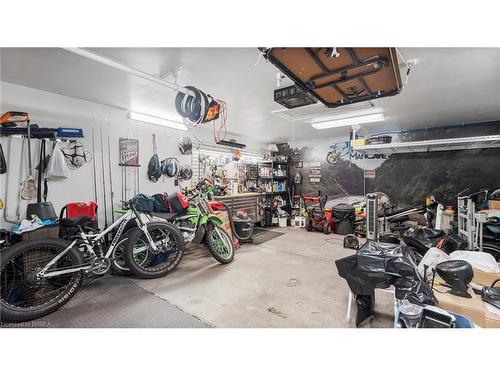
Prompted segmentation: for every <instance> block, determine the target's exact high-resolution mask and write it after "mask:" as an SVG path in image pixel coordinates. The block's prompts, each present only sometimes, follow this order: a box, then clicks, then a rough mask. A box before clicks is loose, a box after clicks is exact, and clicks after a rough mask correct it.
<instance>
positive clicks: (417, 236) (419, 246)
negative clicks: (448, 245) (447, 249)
mask: <svg viewBox="0 0 500 375" xmlns="http://www.w3.org/2000/svg"><path fill="white" fill-rule="evenodd" d="M445 237H446V234H445V233H444V232H443V231H442V230H438V229H429V228H424V229H415V228H410V229H407V230H406V231H405V232H404V233H403V241H404V243H405V244H406V245H407V246H410V247H412V248H413V249H415V250H416V251H417V252H418V253H419V254H420V255H422V256H424V255H425V253H426V252H427V250H429V249H430V248H431V247H434V246H436V245H437V244H438V242H439V241H441V240H442V239H443V238H445Z"/></svg>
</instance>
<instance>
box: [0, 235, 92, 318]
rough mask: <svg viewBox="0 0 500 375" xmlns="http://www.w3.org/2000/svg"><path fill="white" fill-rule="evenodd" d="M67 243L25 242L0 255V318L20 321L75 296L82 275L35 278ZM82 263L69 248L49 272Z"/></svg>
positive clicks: (79, 272) (75, 252) (74, 250)
mask: <svg viewBox="0 0 500 375" xmlns="http://www.w3.org/2000/svg"><path fill="white" fill-rule="evenodd" d="M69 245H70V243H69V242H68V241H65V240H62V239H56V238H47V239H40V240H26V241H22V242H20V243H18V244H16V245H14V246H11V247H9V248H8V249H6V250H4V251H3V252H2V253H0V319H1V320H3V321H11V322H21V321H26V320H31V319H36V318H39V317H42V316H45V315H47V314H50V313H51V312H53V311H55V310H57V309H58V308H59V307H61V306H62V305H64V304H65V303H66V302H68V301H69V300H70V299H71V297H73V295H74V294H75V293H76V291H77V290H78V287H79V286H80V284H81V282H82V280H83V277H84V275H83V272H82V271H78V272H74V273H68V274H64V275H59V276H54V277H47V278H37V276H36V275H37V273H38V272H40V271H41V270H42V269H43V267H45V266H46V265H47V264H48V263H49V262H50V261H51V260H52V259H54V257H55V256H56V255H58V254H59V253H60V252H62V251H63V250H64V249H66V248H67V247H68V246H69ZM81 264H83V257H82V254H81V253H80V251H79V250H78V249H77V248H74V247H72V248H71V249H70V250H69V251H68V252H67V253H66V254H65V255H64V256H62V257H61V258H60V259H59V260H58V261H57V262H56V264H55V265H54V266H52V267H51V268H49V271H56V270H62V269H65V268H67V267H74V266H78V265H81Z"/></svg>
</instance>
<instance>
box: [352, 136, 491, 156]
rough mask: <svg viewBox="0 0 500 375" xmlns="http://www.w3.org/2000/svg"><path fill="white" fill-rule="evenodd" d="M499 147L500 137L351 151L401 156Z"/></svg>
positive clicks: (427, 142) (379, 146)
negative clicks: (415, 153)
mask: <svg viewBox="0 0 500 375" xmlns="http://www.w3.org/2000/svg"><path fill="white" fill-rule="evenodd" d="M493 147H500V135H488V136H483V137H465V138H447V139H435V140H430V141H418V142H394V143H384V144H380V145H364V146H352V149H353V151H357V152H361V153H364V154H385V153H393V154H398V153H399V154H402V153H414V152H434V151H450V150H473V149H478V148H493Z"/></svg>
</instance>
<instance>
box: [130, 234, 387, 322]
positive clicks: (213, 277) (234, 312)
mask: <svg viewBox="0 0 500 375" xmlns="http://www.w3.org/2000/svg"><path fill="white" fill-rule="evenodd" d="M273 230H277V231H280V232H283V233H285V234H284V235H282V236H280V237H277V238H275V239H272V240H270V241H267V242H265V243H263V244H261V245H253V244H245V245H243V246H242V247H241V248H240V249H238V250H237V251H236V255H235V258H234V261H233V262H232V263H231V264H229V265H225V266H224V265H220V264H219V263H217V261H215V259H213V258H212V256H211V255H210V253H209V252H208V250H207V249H206V248H205V247H203V246H194V247H189V248H188V249H187V253H186V255H185V257H184V259H183V261H182V262H181V264H180V265H179V267H178V268H177V270H175V271H174V272H173V273H172V274H170V275H168V276H166V277H164V278H160V279H154V280H137V279H136V280H134V282H136V283H137V284H138V285H140V286H141V287H143V288H144V289H146V290H148V291H150V292H152V293H154V294H155V295H157V296H158V297H160V298H163V299H165V300H167V301H168V302H170V303H172V304H173V305H175V306H177V307H179V308H180V309H181V310H183V311H185V312H187V313H189V314H191V315H194V316H195V317H197V318H199V319H200V320H201V321H203V322H205V323H207V324H208V325H210V326H213V327H232V328H240V327H248V328H261V327H262V328H264V327H297V328H301V327H317V328H327V327H337V328H339V327H353V323H347V322H346V321H345V314H346V309H347V299H348V287H347V283H346V282H345V280H344V279H342V278H341V277H339V276H338V274H337V268H336V266H335V264H334V261H335V259H338V258H342V257H345V256H347V255H349V254H352V252H353V250H349V249H344V248H343V247H342V238H343V237H342V236H337V235H333V234H332V235H329V236H326V235H324V234H323V233H320V232H313V233H308V232H306V231H305V230H304V229H301V228H294V227H288V228H276V229H273ZM376 300H377V305H376V308H375V310H376V316H375V318H374V319H373V320H372V321H370V322H368V323H367V324H366V325H365V326H366V327H392V316H391V313H392V299H391V298H390V296H389V295H388V293H378V294H377V295H376ZM353 315H354V314H353Z"/></svg>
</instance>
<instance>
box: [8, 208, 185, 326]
mask: <svg viewBox="0 0 500 375" xmlns="http://www.w3.org/2000/svg"><path fill="white" fill-rule="evenodd" d="M125 203H128V204H129V205H130V210H128V211H127V212H126V213H125V214H124V215H123V216H122V217H120V218H119V219H118V220H116V221H115V222H114V223H113V224H111V225H110V226H109V227H107V228H106V229H104V230H103V231H102V232H99V233H96V234H91V233H88V232H87V231H85V230H84V229H83V228H84V226H85V225H86V224H87V223H88V222H90V218H89V217H85V216H82V217H75V218H65V219H62V220H60V222H59V224H60V225H61V226H63V227H67V228H78V234H77V235H75V236H74V237H73V240H72V241H71V242H70V241H67V240H63V239H60V238H44V239H36V240H25V241H21V242H19V243H17V244H15V245H13V246H10V247H9V248H7V249H5V250H3V251H2V252H1V253H0V320H2V321H13V322H19V321H26V320H31V319H36V318H39V317H42V316H45V315H47V314H50V313H51V312H53V311H55V310H57V309H58V308H59V307H61V306H62V305H64V304H65V303H66V302H68V301H69V300H70V299H71V298H72V297H73V296H74V295H75V293H76V292H77V291H78V289H79V287H80V286H81V284H82V281H83V280H84V279H86V278H88V277H92V276H95V275H103V274H105V273H107V272H108V270H109V269H110V267H111V254H112V253H113V250H114V248H115V247H116V246H117V244H118V241H119V240H120V238H121V237H122V234H123V231H124V229H125V227H126V226H127V224H128V223H129V222H131V221H133V220H135V221H136V223H137V227H136V228H134V229H132V230H131V232H130V235H129V236H128V240H127V247H126V250H125V259H126V262H127V266H128V267H129V268H130V269H131V270H132V271H133V272H134V274H136V275H137V276H140V277H144V278H155V277H161V276H164V275H166V274H167V273H169V272H171V271H172V270H173V269H175V268H176V267H177V265H178V264H179V263H180V261H181V260H182V257H183V255H184V249H185V244H184V239H183V237H182V234H181V233H180V232H179V230H178V229H177V228H176V227H175V226H173V225H172V224H169V223H165V222H163V223H158V222H150V223H146V222H144V221H143V220H142V215H141V213H139V212H138V211H137V209H136V208H135V202H134V201H129V202H125ZM116 228H118V229H116ZM115 229H116V232H114V231H115ZM112 232H114V233H115V234H114V236H113V239H112V241H111V243H110V244H109V246H106V241H105V238H106V237H107V235H108V234H109V233H112Z"/></svg>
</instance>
